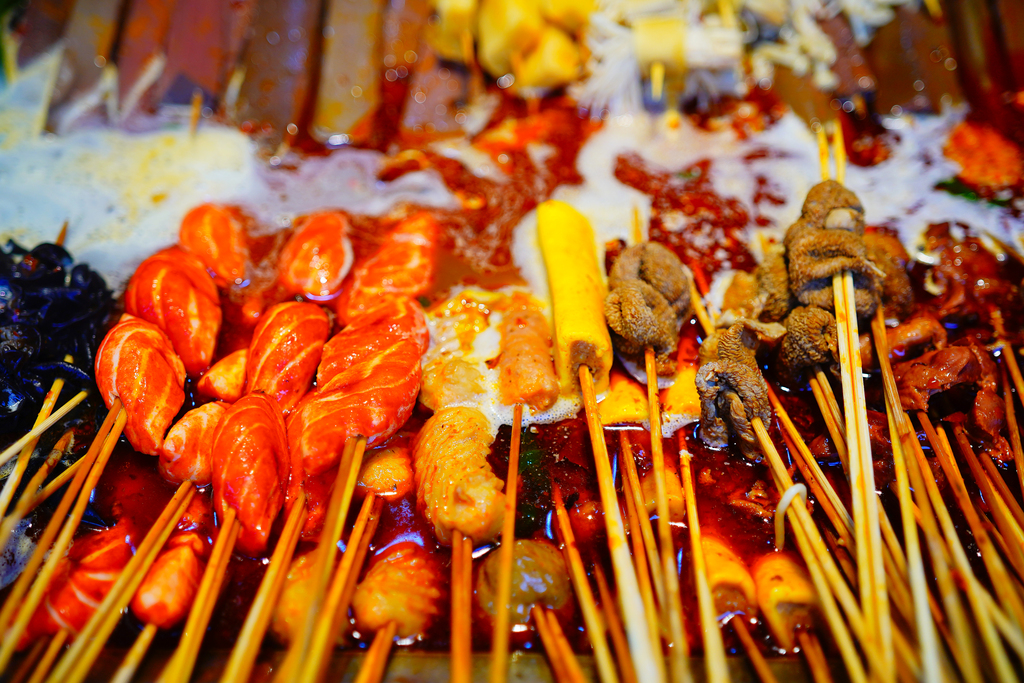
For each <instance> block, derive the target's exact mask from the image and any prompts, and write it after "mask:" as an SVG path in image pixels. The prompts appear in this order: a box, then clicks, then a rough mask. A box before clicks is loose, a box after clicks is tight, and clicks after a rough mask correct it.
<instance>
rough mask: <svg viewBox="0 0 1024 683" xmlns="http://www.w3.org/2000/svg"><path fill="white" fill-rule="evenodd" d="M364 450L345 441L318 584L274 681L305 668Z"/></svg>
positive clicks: (361, 442)
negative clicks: (300, 626) (304, 664)
mask: <svg viewBox="0 0 1024 683" xmlns="http://www.w3.org/2000/svg"><path fill="white" fill-rule="evenodd" d="M365 449H366V439H365V438H363V437H354V438H350V439H348V440H347V441H346V442H345V448H344V450H343V452H342V454H341V458H340V460H339V461H338V474H337V476H336V478H335V480H334V488H333V489H332V491H331V498H330V502H329V503H328V506H327V515H326V520H325V522H324V528H323V530H322V531H321V532H320V541H319V543H318V544H317V548H316V551H315V552H316V553H317V555H316V560H315V563H314V567H313V577H314V578H313V580H314V581H315V583H314V584H313V591H312V593H311V595H310V601H309V607H308V609H307V610H306V616H305V619H304V620H303V622H302V628H301V629H300V630H299V632H298V634H297V635H295V637H294V638H293V640H292V643H291V646H290V647H289V648H288V654H287V655H286V656H285V659H284V662H282V664H281V666H280V667H279V668H278V672H277V674H276V675H275V677H274V680H275V681H278V682H279V683H281V682H286V681H287V682H290V681H292V680H294V679H295V678H296V677H297V676H298V672H299V670H301V668H302V667H303V662H304V661H305V658H306V654H307V652H308V650H309V645H310V640H311V638H312V637H313V628H314V625H315V624H316V620H317V616H318V615H319V612H320V609H321V605H322V604H323V597H324V593H325V591H326V590H327V584H328V582H329V581H330V576H331V570H332V569H333V568H334V558H335V556H336V555H337V547H338V541H339V540H341V533H342V530H343V529H344V526H345V521H346V519H347V518H348V511H349V507H350V506H351V503H352V495H353V492H354V491H355V485H356V479H358V476H359V469H360V467H362V462H363V453H364V452H365Z"/></svg>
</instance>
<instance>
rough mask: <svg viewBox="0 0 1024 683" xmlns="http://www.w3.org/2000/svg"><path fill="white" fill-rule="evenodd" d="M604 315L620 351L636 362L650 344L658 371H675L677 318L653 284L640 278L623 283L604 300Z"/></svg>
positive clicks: (613, 340)
mask: <svg viewBox="0 0 1024 683" xmlns="http://www.w3.org/2000/svg"><path fill="white" fill-rule="evenodd" d="M604 316H605V319H606V320H607V321H608V326H609V327H610V328H611V329H612V343H613V344H614V345H615V349H616V350H617V351H618V352H619V353H621V354H622V355H623V356H626V357H627V358H629V359H630V360H632V361H634V362H637V363H639V362H641V360H642V359H643V357H644V351H645V349H646V347H648V346H650V347H652V348H653V349H654V351H655V354H656V356H655V360H656V364H657V372H658V374H659V375H673V374H675V370H676V359H675V351H676V348H677V346H678V343H679V325H678V320H677V319H676V317H675V315H674V314H673V312H672V309H671V308H669V305H668V303H667V302H666V301H665V298H664V297H662V296H661V295H660V294H658V291H657V290H656V289H654V287H652V286H651V285H649V284H647V283H646V282H643V281H642V280H628V281H626V282H623V283H622V284H620V285H619V286H618V287H616V288H615V289H613V290H612V291H611V292H610V293H609V294H608V298H607V299H605V303H604Z"/></svg>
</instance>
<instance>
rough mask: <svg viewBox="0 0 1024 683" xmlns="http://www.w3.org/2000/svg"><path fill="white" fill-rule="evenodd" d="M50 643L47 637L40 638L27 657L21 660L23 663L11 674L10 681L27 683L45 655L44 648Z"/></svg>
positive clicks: (11, 682)
mask: <svg viewBox="0 0 1024 683" xmlns="http://www.w3.org/2000/svg"><path fill="white" fill-rule="evenodd" d="M48 645H49V643H47V642H46V640H45V639H43V638H40V639H38V640H37V641H36V644H35V645H33V646H32V649H31V650H29V651H28V653H27V654H26V655H25V658H24V659H22V660H21V664H20V665H19V666H18V668H17V669H16V670H15V672H14V674H13V675H12V676H11V679H10V681H9V683H25V681H27V680H28V677H29V676H30V675H32V672H33V671H35V669H36V665H37V664H38V663H39V660H40V659H41V658H42V656H43V650H45V649H46V647H47V646H48Z"/></svg>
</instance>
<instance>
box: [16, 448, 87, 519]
mask: <svg viewBox="0 0 1024 683" xmlns="http://www.w3.org/2000/svg"><path fill="white" fill-rule="evenodd" d="M83 460H84V458H79V459H78V460H76V461H74V462H73V463H71V464H70V465H68V466H67V468H66V469H65V470H64V471H63V472H61V473H60V474H58V475H57V476H56V477H54V478H53V480H52V481H50V482H49V483H48V484H46V486H43V487H42V488H39V489H38V493H36V494H35V495H34V496H31V497H30V500H28V501H26V503H25V507H24V512H23V515H28V514H29V513H30V512H32V511H33V510H35V509H36V508H37V507H39V506H40V505H42V504H43V503H45V502H46V501H47V500H49V498H50V496H52V495H53V494H55V493H56V492H57V491H60V490H61V489H62V488H63V487H64V485H65V484H67V483H68V482H69V481H71V479H72V478H73V477H74V476H75V474H77V473H78V468H80V467H81V466H82V463H83ZM56 464H57V462H56V461H54V462H53V463H52V464H51V465H50V468H51V469H52V467H53V465H56ZM47 473H49V470H47ZM45 478H46V477H45V476H44V477H42V478H41V479H40V481H39V483H40V484H41V483H42V481H43V479H45ZM37 488H38V487H37ZM19 502H20V500H19Z"/></svg>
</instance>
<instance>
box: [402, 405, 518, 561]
mask: <svg viewBox="0 0 1024 683" xmlns="http://www.w3.org/2000/svg"><path fill="white" fill-rule="evenodd" d="M493 441H494V435H493V434H492V433H491V427H490V424H489V423H488V422H487V418H486V417H484V414H483V413H481V412H480V411H479V410H477V409H475V408H445V409H443V410H440V411H438V412H437V413H435V414H434V415H433V416H432V417H431V418H430V419H429V420H427V422H426V424H424V425H423V429H422V430H420V433H419V436H418V437H417V439H416V443H415V445H414V447H413V472H414V473H415V476H416V503H417V507H418V508H419V510H420V512H421V513H422V514H423V515H424V516H425V517H426V518H427V521H429V522H430V523H431V524H433V525H434V534H435V535H436V536H437V540H439V541H440V542H441V543H443V544H445V545H450V544H451V541H452V532H453V531H455V530H458V531H461V532H462V534H463V535H464V536H466V537H468V538H471V539H473V543H474V545H478V544H480V543H486V542H487V541H491V540H494V539H495V538H497V536H498V533H499V532H500V531H501V524H502V520H504V518H505V494H504V493H502V488H503V487H504V483H503V482H502V481H501V479H498V477H496V476H495V475H494V472H493V471H492V470H491V466H490V464H488V462H487V455H488V454H489V453H490V451H491V443H492V442H493Z"/></svg>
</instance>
